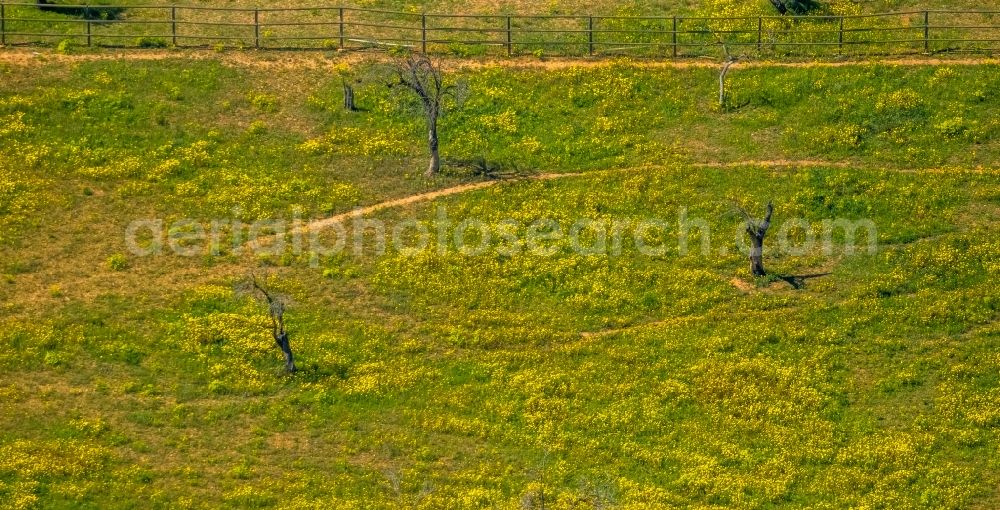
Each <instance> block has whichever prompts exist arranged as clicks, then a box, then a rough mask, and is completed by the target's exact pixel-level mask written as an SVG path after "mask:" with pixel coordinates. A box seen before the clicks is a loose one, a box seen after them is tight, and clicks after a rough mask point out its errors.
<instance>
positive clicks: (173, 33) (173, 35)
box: [170, 6, 177, 48]
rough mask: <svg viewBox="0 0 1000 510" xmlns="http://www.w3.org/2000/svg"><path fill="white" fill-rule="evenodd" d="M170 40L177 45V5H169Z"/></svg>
mask: <svg viewBox="0 0 1000 510" xmlns="http://www.w3.org/2000/svg"><path fill="white" fill-rule="evenodd" d="M170 40H171V42H172V43H173V44H174V47H175V48H176V47H177V7H176V6H171V7H170Z"/></svg>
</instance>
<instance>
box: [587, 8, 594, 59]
mask: <svg viewBox="0 0 1000 510" xmlns="http://www.w3.org/2000/svg"><path fill="white" fill-rule="evenodd" d="M587 47H588V48H589V51H590V56H591V57H593V56H594V17H593V16H588V17H587Z"/></svg>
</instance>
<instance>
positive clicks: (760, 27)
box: [757, 16, 764, 53]
mask: <svg viewBox="0 0 1000 510" xmlns="http://www.w3.org/2000/svg"><path fill="white" fill-rule="evenodd" d="M763 43H764V17H763V16H757V53H760V52H761V49H763Z"/></svg>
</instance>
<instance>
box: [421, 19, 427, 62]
mask: <svg viewBox="0 0 1000 510" xmlns="http://www.w3.org/2000/svg"><path fill="white" fill-rule="evenodd" d="M420 51H421V52H423V53H427V14H421V15H420Z"/></svg>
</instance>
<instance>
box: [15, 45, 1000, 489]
mask: <svg viewBox="0 0 1000 510" xmlns="http://www.w3.org/2000/svg"><path fill="white" fill-rule="evenodd" d="M259 64H261V65H229V64H223V63H221V62H219V61H212V60H203V61H193V60H181V59H173V60H163V61H139V60H127V61H86V60H83V59H79V60H68V61H52V62H46V61H44V60H34V61H32V62H31V63H30V67H29V65H28V64H13V63H9V64H3V65H2V67H0V74H2V75H3V79H2V80H0V83H2V85H0V119H3V122H2V123H0V142H2V143H0V197H2V198H3V201H2V202H0V237H2V242H0V259H2V260H3V263H2V265H0V274H2V278H0V303H2V304H0V307H2V308H0V310H2V316H3V319H0V321H2V323H0V326H2V327H0V342H2V344H3V345H4V346H5V347H6V348H5V349H3V350H0V369H2V370H3V373H4V375H3V376H0V395H2V396H3V398H2V399H0V407H2V410H3V412H2V413H0V500H2V501H4V502H6V503H7V504H8V505H9V506H11V507H15V508H17V507H24V508H30V507H32V506H34V507H40V508H109V507H110V508H116V507H134V506H148V507H155V508H159V507H164V508H166V507H174V506H180V507H192V508H216V507H220V506H222V507H234V508H243V507H279V508H280V507H294V508H302V507H317V508H329V507H331V506H333V507H338V508H340V507H343V508H351V507H357V508H397V507H411V506H412V507H421V508H456V507H460V508H470V507H471V508H475V507H502V508H523V507H529V508H540V507H541V506H542V504H543V501H544V505H545V507H546V508H578V507H579V508H592V507H600V506H601V505H605V506H614V507H624V508H643V507H648V508H664V507H688V506H701V507H711V506H725V507H741V508H771V507H786V508H799V507H803V506H810V505H811V506H816V507H831V508H839V507H846V506H869V507H891V508H925V507H933V508H970V507H982V508H990V507H995V506H996V505H997V503H998V501H1000V494H998V493H997V487H998V483H1000V465H998V464H997V461H996V455H994V452H996V450H997V448H998V447H1000V436H998V434H997V430H998V429H997V427H998V425H1000V415H998V413H997V409H998V406H997V403H998V401H997V399H998V395H1000V379H998V377H997V374H998V373H1000V372H998V370H1000V357H998V356H997V354H996V352H995V351H996V349H995V346H996V342H997V339H998V329H997V310H998V307H1000V301H998V299H997V297H996V291H995V288H994V287H995V283H994V282H995V281H996V280H997V278H998V272H1000V259H998V254H1000V238H998V236H997V225H998V223H997V222H998V220H1000V185H998V183H1000V178H998V177H1000V175H998V173H997V169H996V161H997V137H998V135H1000V132H998V123H997V120H996V119H995V118H994V117H995V116H994V115H992V112H993V111H995V110H996V108H997V106H998V105H997V102H998V101H1000V98H998V96H997V93H996V92H995V91H996V90H1000V87H998V85H1000V84H998V83H997V80H998V78H997V76H998V73H997V68H996V66H994V65H976V66H964V65H962V66H960V65H955V66H941V67H931V66H892V65H875V64H871V65H857V66H843V67H820V66H816V67H806V68H774V67H752V68H739V67H738V68H735V69H734V70H733V71H732V73H731V75H730V76H731V77H730V82H729V87H730V91H731V96H730V105H729V106H730V108H728V110H727V111H725V112H721V111H719V109H718V108H717V106H716V105H715V102H716V97H715V93H716V91H715V87H716V79H717V71H716V70H714V69H712V68H697V67H693V68H683V69H677V68H659V67H648V66H641V65H633V64H629V63H626V62H622V63H617V64H613V65H608V66H599V67H588V68H576V69H558V68H557V69H533V68H513V69H511V68H493V67H489V66H487V67H485V68H470V69H467V70H465V71H462V72H460V73H457V74H451V75H450V79H452V80H455V81H461V82H465V83H467V85H468V90H469V93H468V96H467V98H466V99H465V100H464V101H463V102H462V104H461V105H458V104H455V105H451V106H452V110H451V111H450V112H449V113H448V114H447V115H446V116H445V117H444V118H443V120H442V140H443V146H442V147H443V149H444V153H445V155H446V156H449V157H453V158H474V157H479V156H483V157H485V158H487V159H488V160H490V161H494V162H499V163H502V164H504V165H506V166H508V167H518V168H521V169H526V170H535V171H539V172H555V173H570V172H583V174H584V175H581V176H577V177H564V178H560V179H554V180H546V181H522V182H510V183H500V184H498V185H496V186H493V187H491V188H488V189H483V190H478V191H474V192H469V193H465V194H460V195H453V196H449V197H447V198H442V199H439V200H436V201H434V202H430V203H423V204H416V205H413V206H409V207H406V208H402V209H393V210H384V211H382V212H380V213H378V214H377V217H378V218H380V219H383V220H386V221H390V222H397V221H405V220H418V221H423V222H426V223H427V224H428V225H430V226H431V227H436V226H437V225H436V224H435V222H436V221H438V220H437V219H436V218H437V208H438V207H442V206H443V207H447V211H448V214H449V218H450V219H451V220H452V221H453V222H454V223H456V224H457V223H458V222H460V221H462V220H463V219H467V218H475V219H480V220H483V221H484V222H485V223H486V224H487V225H488V226H490V228H491V229H497V230H499V229H500V228H501V226H502V222H503V221H504V220H506V219H513V220H515V221H516V222H518V224H519V225H521V227H520V228H523V226H524V225H527V224H528V223H529V222H531V221H534V220H536V219H539V218H552V219H554V220H556V221H558V222H559V223H560V225H561V226H562V228H564V229H565V228H567V227H568V225H569V224H570V223H572V222H573V221H574V220H575V219H577V218H581V217H584V218H593V219H603V220H608V221H638V220H642V219H645V218H650V217H657V218H664V219H666V220H668V221H669V224H670V225H676V220H677V217H678V213H679V211H680V209H681V208H684V209H685V210H686V211H687V214H688V216H689V217H697V218H703V219H704V220H705V221H706V222H707V223H708V225H710V226H711V228H712V233H713V234H712V253H711V254H710V255H709V256H702V255H700V254H689V255H682V254H680V253H678V252H677V251H676V250H673V249H670V250H668V251H667V252H666V253H664V254H662V255H658V256H645V255H642V254H640V253H639V252H638V248H637V247H636V246H635V244H634V243H633V242H631V241H628V240H626V242H624V244H623V247H622V250H623V251H622V255H621V256H618V257H609V256H583V255H579V254H576V253H574V252H573V251H572V250H570V249H568V246H567V241H555V242H553V246H554V248H555V251H556V253H555V255H553V256H551V257H540V256H533V255H531V254H528V253H523V252H522V253H520V254H516V255H511V256H502V255H495V254H487V255H483V256H475V257H474V256H464V255H461V254H459V253H457V252H456V251H455V250H454V249H449V250H448V251H446V252H445V253H440V252H438V251H436V250H427V251H423V252H421V253H419V254H417V255H416V256H404V254H402V253H398V252H395V251H393V250H390V251H389V252H387V253H386V254H385V255H384V256H374V255H372V254H371V253H370V251H369V252H366V253H365V254H364V255H361V256H354V255H341V256H335V257H321V258H320V267H310V265H309V264H308V258H309V257H308V256H307V255H300V256H294V255H290V254H279V255H275V256H272V257H268V258H266V259H263V260H257V259H251V258H247V257H241V256H237V255H234V254H232V253H229V252H228V251H226V252H224V253H223V254H222V255H220V256H218V257H209V256H202V255H198V256H194V257H180V256H174V255H162V256H159V257H136V256H134V255H131V254H129V251H128V249H127V247H126V246H125V245H124V241H123V233H124V231H125V227H126V225H127V224H128V222H129V221H132V220H134V219H137V218H151V217H158V218H163V219H165V220H167V221H168V222H172V221H174V220H177V219H180V218H184V217H188V218H193V219H196V220H197V221H200V222H207V221H210V220H211V219H213V218H229V217H232V216H237V217H239V218H240V219H242V220H244V221H250V220H254V219H259V218H268V217H285V218H290V217H292V216H294V215H298V216H300V217H303V218H312V217H324V216H327V215H329V214H333V213H337V212H344V211H349V210H350V209H351V208H352V207H354V206H356V205H359V204H371V203H376V202H379V201H382V200H386V199H391V198H396V197H401V196H406V195H410V194H414V193H419V192H423V191H427V190H432V189H438V188H442V187H447V186H450V185H453V184H457V183H461V182H467V181H470V180H474V177H473V176H470V175H468V174H467V173H464V172H463V171H462V170H460V169H457V168H447V169H446V170H447V172H446V175H444V176H441V177H436V178H432V179H427V178H424V177H422V176H421V172H422V169H423V167H424V163H425V161H424V153H423V147H422V142H423V133H422V125H421V120H420V118H419V116H418V115H415V114H414V112H413V108H412V106H413V105H409V104H406V102H405V101H404V102H403V104H400V101H399V98H398V97H397V96H395V95H394V94H395V92H394V91H391V90H388V89H386V88H385V87H384V86H382V85H379V84H377V83H373V82H371V81H369V82H367V83H366V84H364V85H362V86H360V87H359V88H358V102H359V106H361V107H362V110H363V111H361V112H357V113H347V112H344V111H341V110H340V109H339V107H338V104H339V100H340V99H339V86H340V85H339V81H338V79H337V78H336V77H335V76H334V75H333V74H332V73H329V72H327V71H318V70H311V69H309V68H308V67H307V66H294V65H290V66H282V65H278V64H280V63H275V62H271V64H275V65H270V66H267V67H264V66H263V65H264V64H268V62H266V61H263V62H259ZM362 74H366V75H368V76H371V75H372V72H371V71H367V72H365V73H362ZM802 159H808V160H815V161H814V164H813V165H809V166H806V165H791V166H787V165H775V164H770V163H758V164H754V163H749V162H748V161H763V160H802ZM704 163H709V164H711V165H710V166H707V167H706V166H699V165H700V164H704ZM728 163H735V165H734V166H725V164H728ZM838 164H844V165H846V166H838ZM769 199H773V200H774V202H775V205H776V207H777V212H776V226H775V229H780V228H781V225H782V224H783V223H784V222H786V221H788V220H789V219H791V218H802V219H803V220H805V221H806V222H808V223H809V224H812V225H816V224H819V223H820V222H822V221H823V220H825V219H829V218H852V219H858V218H868V219H870V220H872V221H874V222H875V224H876V225H877V226H878V245H879V250H878V252H877V253H872V254H869V253H859V254H855V255H847V254H845V253H843V250H842V244H843V242H844V240H843V239H842V238H841V237H835V238H834V239H835V241H836V244H837V246H836V249H835V250H834V252H833V254H830V255H828V254H826V253H823V252H822V251H821V250H819V249H812V250H807V251H805V252H803V253H797V254H789V253H769V254H768V256H767V259H766V263H767V265H768V267H769V268H770V269H771V270H772V271H774V272H775V273H776V274H785V275H789V274H796V275H800V274H809V273H817V272H829V273H830V274H829V275H828V276H825V277H821V278H816V279H810V280H808V281H807V283H806V285H805V287H804V288H802V289H798V290H795V289H792V288H790V287H789V286H788V285H786V284H785V283H783V282H780V281H779V282H774V283H768V282H766V281H763V282H755V281H753V280H751V279H750V278H749V276H748V274H747V267H746V265H747V264H746V261H745V259H744V257H743V256H742V255H739V254H738V253H737V251H736V248H737V246H736V242H737V239H736V230H737V227H738V218H737V217H736V216H735V215H734V214H733V212H732V203H733V202H738V203H743V204H746V205H748V206H751V207H752V208H754V209H758V208H760V207H761V205H762V204H763V203H764V202H766V201H767V200H769ZM237 208H238V209H237ZM234 209H237V210H236V211H234ZM777 231H778V230H776V231H775V232H777ZM676 233H677V232H676V230H674V229H673V228H672V227H671V229H668V231H667V232H666V233H665V236H666V238H667V239H672V238H674V237H675V236H676ZM776 235H777V234H775V236H776ZM789 235H790V236H791V238H792V239H793V240H796V241H802V240H803V237H802V236H803V235H804V234H803V233H802V232H799V231H797V230H794V229H793V230H791V231H790V234H789ZM775 238H776V237H772V239H775ZM700 240H701V238H700V237H697V238H695V239H692V241H691V244H692V245H697V244H698V241H700ZM723 249H724V250H725V253H722V250H723ZM123 254H124V255H125V257H124V258H123V257H122V255H123ZM249 270H255V271H258V273H260V274H268V275H270V280H269V281H270V282H271V284H272V285H274V286H275V287H276V288H277V289H278V290H280V291H281V292H283V293H286V294H288V295H289V296H290V297H291V298H292V304H291V307H290V311H289V314H288V321H289V325H290V327H291V338H292V345H293V347H294V348H295V349H296V353H297V355H298V357H299V364H300V367H301V368H302V370H301V372H299V373H298V374H295V375H294V376H287V375H283V374H281V372H280V369H281V366H282V365H281V362H280V360H279V357H280V356H279V353H278V351H277V349H275V348H274V346H273V342H272V341H271V340H270V339H269V337H268V332H267V329H266V328H265V327H264V326H265V325H266V316H265V315H264V312H265V311H264V309H263V308H262V307H261V306H260V305H258V304H255V303H253V302H250V301H248V300H246V299H243V298H240V297H238V296H236V295H234V293H233V290H232V283H233V282H234V280H235V279H238V278H240V277H241V276H242V275H244V274H245V273H246V272H247V271H249ZM734 280H735V282H734Z"/></svg>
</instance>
